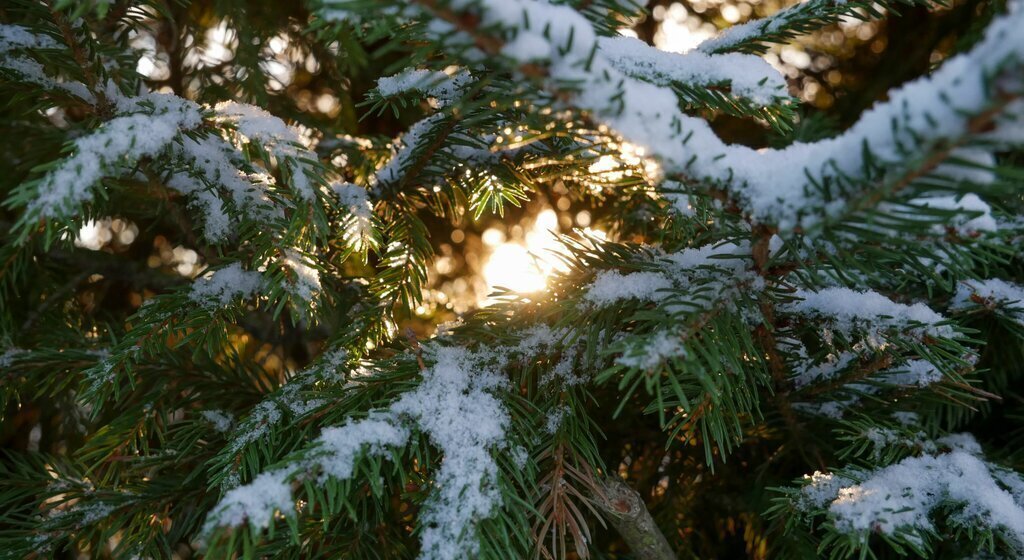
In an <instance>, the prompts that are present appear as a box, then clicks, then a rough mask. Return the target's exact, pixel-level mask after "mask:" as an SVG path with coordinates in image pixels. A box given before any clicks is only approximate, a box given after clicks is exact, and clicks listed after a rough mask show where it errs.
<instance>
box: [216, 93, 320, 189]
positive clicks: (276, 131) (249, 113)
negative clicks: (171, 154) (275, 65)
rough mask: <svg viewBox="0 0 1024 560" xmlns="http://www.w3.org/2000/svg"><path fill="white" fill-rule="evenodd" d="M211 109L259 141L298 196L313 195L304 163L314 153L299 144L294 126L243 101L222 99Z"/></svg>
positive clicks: (244, 133)
mask: <svg viewBox="0 0 1024 560" xmlns="http://www.w3.org/2000/svg"><path fill="white" fill-rule="evenodd" d="M214 111H215V112H216V113H217V115H218V120H219V121H220V122H226V123H230V124H232V125H234V127H235V128H236V129H237V130H238V133H239V134H241V135H242V136H243V137H244V138H245V139H246V140H248V141H254V142H259V143H260V145H261V146H263V147H264V148H266V149H268V150H269V151H270V153H271V154H273V155H274V157H275V158H277V159H278V164H279V165H280V166H281V167H282V168H283V169H286V170H288V172H289V177H290V178H291V186H292V187H293V188H294V189H295V193H296V194H297V195H298V196H299V197H300V198H302V199H303V200H306V201H311V200H313V199H314V198H315V196H316V194H315V191H314V186H313V184H312V182H311V177H310V174H311V172H310V173H309V174H307V169H308V167H309V166H308V165H307V164H306V163H305V162H306V161H312V160H316V156H315V155H314V154H313V153H312V152H310V151H309V150H307V149H306V148H305V147H304V146H303V145H302V141H301V138H300V137H299V135H298V133H297V132H296V130H295V129H294V128H292V127H290V126H288V125H287V124H285V122H284V121H282V120H281V119H279V118H277V117H275V116H274V115H271V114H270V113H268V112H266V111H264V110H263V109H260V108H259V107H254V106H252V105H246V104H244V103H237V102H234V101H225V102H223V103H218V104H217V106H216V107H214Z"/></svg>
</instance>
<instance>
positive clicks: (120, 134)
mask: <svg viewBox="0 0 1024 560" xmlns="http://www.w3.org/2000/svg"><path fill="white" fill-rule="evenodd" d="M145 102H146V104H148V105H150V107H151V109H148V110H147V108H146V107H145V104H142V103H140V104H139V107H138V109H136V110H139V111H140V112H138V113H134V114H129V115H125V116H119V117H115V118H113V119H111V120H110V121H108V122H107V123H105V124H104V125H103V126H102V127H100V129H99V130H97V131H95V132H93V133H92V134H89V135H87V136H83V137H81V138H78V139H77V140H75V141H74V143H73V145H72V153H71V155H70V156H69V157H68V158H66V159H65V160H64V161H63V162H61V163H60V165H58V166H57V167H56V168H55V169H53V170H51V171H50V172H49V173H47V174H46V176H45V177H43V178H42V180H41V181H40V182H39V184H38V187H37V189H36V196H35V197H34V198H33V199H32V200H31V201H30V202H29V203H28V211H29V213H30V214H35V215H41V216H46V217H55V216H67V215H70V214H73V213H75V212H76V211H77V209H78V207H79V206H80V205H81V204H83V203H85V202H89V201H91V200H92V198H93V189H92V187H93V186H94V185H95V184H96V183H98V182H99V180H100V179H101V178H103V176H104V175H106V174H107V173H108V172H109V171H110V170H111V169H112V168H115V167H117V166H127V165H130V164H132V163H134V162H136V161H138V160H139V159H141V158H144V157H148V156H154V155H156V154H157V153H159V152H160V151H162V150H163V149H164V148H166V147H167V145H168V144H169V143H170V142H171V141H172V140H173V139H174V138H175V137H177V136H178V134H179V133H180V132H181V130H182V129H190V128H195V127H198V126H199V125H200V124H201V123H202V115H201V113H200V110H199V106H198V105H196V104H195V103H193V102H191V101H188V100H185V99H181V98H178V97H175V96H173V95H155V94H154V95H150V96H147V97H146V98H145Z"/></svg>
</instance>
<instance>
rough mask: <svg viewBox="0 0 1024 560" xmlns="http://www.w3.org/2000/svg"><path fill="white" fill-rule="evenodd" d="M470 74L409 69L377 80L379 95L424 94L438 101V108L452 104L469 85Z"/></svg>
mask: <svg viewBox="0 0 1024 560" xmlns="http://www.w3.org/2000/svg"><path fill="white" fill-rule="evenodd" d="M470 80H471V77H470V75H469V72H465V71H462V72H458V73H454V74H448V73H446V72H440V71H433V70H421V69H409V70H404V71H402V72H400V73H398V74H395V75H393V76H385V77H383V78H380V79H379V80H377V93H378V94H380V96H381V97H395V96H399V95H404V94H408V93H413V92H416V93H422V94H426V95H427V96H429V97H431V98H433V99H434V100H436V101H437V103H436V106H437V107H443V106H445V105H448V104H450V103H451V102H452V101H454V100H455V99H456V98H458V96H459V94H460V93H462V91H463V90H464V89H465V88H466V86H467V85H468V84H469V82H470Z"/></svg>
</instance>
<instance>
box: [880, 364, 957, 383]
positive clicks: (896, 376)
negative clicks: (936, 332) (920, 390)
mask: <svg viewBox="0 0 1024 560" xmlns="http://www.w3.org/2000/svg"><path fill="white" fill-rule="evenodd" d="M881 373H882V375H881V377H880V379H881V380H882V381H884V382H886V383H892V384H893V385H914V386H917V387H927V386H928V385H931V384H932V383H937V382H939V381H942V378H943V375H942V371H940V370H939V368H937V367H935V365H934V364H932V363H931V362H928V361H926V360H910V361H908V362H907V363H906V364H905V365H903V366H900V367H897V368H893V369H890V370H886V371H884V372H881Z"/></svg>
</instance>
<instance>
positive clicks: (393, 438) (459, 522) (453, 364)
mask: <svg viewBox="0 0 1024 560" xmlns="http://www.w3.org/2000/svg"><path fill="white" fill-rule="evenodd" d="M424 353H425V355H426V356H427V357H428V358H429V359H430V360H431V361H432V362H433V365H432V366H431V367H429V368H427V369H425V370H424V371H423V372H422V375H423V380H422V382H421V383H420V384H419V386H417V387H416V388H415V389H413V390H411V391H409V392H407V393H405V394H403V395H402V396H400V397H399V398H398V399H397V400H396V401H395V402H394V403H392V404H391V405H390V406H389V407H387V408H385V409H382V410H375V411H371V412H370V413H369V415H368V416H366V417H365V418H362V419H357V420H350V421H348V422H347V423H345V424H343V425H341V426H337V427H332V428H326V429H325V430H324V431H323V432H322V433H321V435H320V437H319V438H317V440H316V444H317V450H318V451H317V452H316V453H315V454H314V455H313V456H312V457H311V458H310V459H309V460H308V461H305V462H302V463H301V464H298V465H295V466H294V471H293V472H295V473H300V472H302V473H304V472H310V471H314V470H315V468H316V467H317V466H318V467H319V468H320V471H321V472H322V473H323V475H324V476H332V477H336V478H339V479H348V478H351V476H352V475H353V473H354V472H355V462H356V460H357V459H358V457H359V456H360V455H361V454H363V453H368V454H371V455H383V454H385V453H386V452H387V450H388V449H391V448H394V447H397V446H401V445H403V444H405V442H406V441H407V440H408V439H409V437H410V436H411V434H412V432H413V430H417V431H420V432H422V433H423V434H425V435H426V436H427V437H428V438H429V440H430V442H431V443H432V444H433V445H435V446H437V448H438V449H440V450H441V452H442V454H443V455H444V460H443V461H442V462H441V464H440V467H439V469H438V470H437V472H435V473H434V487H433V491H432V493H431V494H430V496H429V497H428V499H427V501H426V503H425V504H424V507H423V509H422V510H421V512H420V524H421V526H422V528H423V529H422V531H421V533H420V539H421V553H420V558H422V559H424V560H427V559H429V560H448V559H452V558H472V557H475V556H476V554H477V552H478V547H479V543H478V542H477V540H476V538H475V533H474V529H475V527H476V524H477V523H478V522H479V521H480V520H481V519H484V518H486V517H488V516H490V515H491V514H492V513H493V511H494V508H496V507H497V506H498V505H499V504H500V503H501V493H500V490H499V488H498V486H497V477H498V466H497V463H496V462H495V460H494V457H492V455H491V453H492V452H493V451H495V450H497V449H501V448H505V447H506V446H507V443H506V441H505V431H506V430H507V428H508V424H509V422H510V418H509V414H508V411H507V410H506V409H505V406H504V405H503V404H502V403H501V401H499V400H498V399H497V398H496V397H495V396H494V395H493V394H492V393H493V392H494V391H495V390H496V389H498V388H500V387H504V386H505V385H506V383H507V382H506V380H505V378H504V377H503V376H502V375H501V374H500V373H499V372H498V371H497V370H496V369H494V368H493V367H492V366H491V365H489V364H491V363H492V362H494V361H495V359H496V358H497V356H496V354H495V353H493V352H486V351H484V352H479V353H476V352H472V351H469V350H466V349H463V348H458V347H441V346H435V345H424ZM281 472H286V471H278V472H274V473H269V474H268V475H266V476H267V478H265V479H264V478H263V476H264V475H261V477H260V478H258V479H257V480H256V481H254V484H249V485H245V486H242V487H239V488H236V489H235V490H232V491H231V492H229V493H228V494H227V495H225V497H224V499H223V500H222V502H221V504H219V505H218V506H217V507H216V508H215V509H214V510H213V513H211V516H210V517H209V518H208V520H207V529H208V530H209V529H211V528H213V527H216V526H221V525H237V524H239V523H241V522H243V521H245V520H247V519H248V520H249V521H250V522H251V523H253V524H255V525H257V526H262V525H265V524H266V523H268V522H269V520H270V519H271V516H272V515H273V512H274V510H282V511H283V510H284V508H285V507H287V506H288V505H290V499H291V496H290V492H288V491H287V487H286V486H285V485H284V483H283V479H284V477H283V476H282V475H281V474H280V473H281ZM282 488H285V490H284V491H282ZM264 489H265V490H266V491H267V494H268V495H267V497H266V498H265V499H263V498H259V499H258V498H257V497H256V496H258V495H259V494H260V493H262V492H263V491H264Z"/></svg>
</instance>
